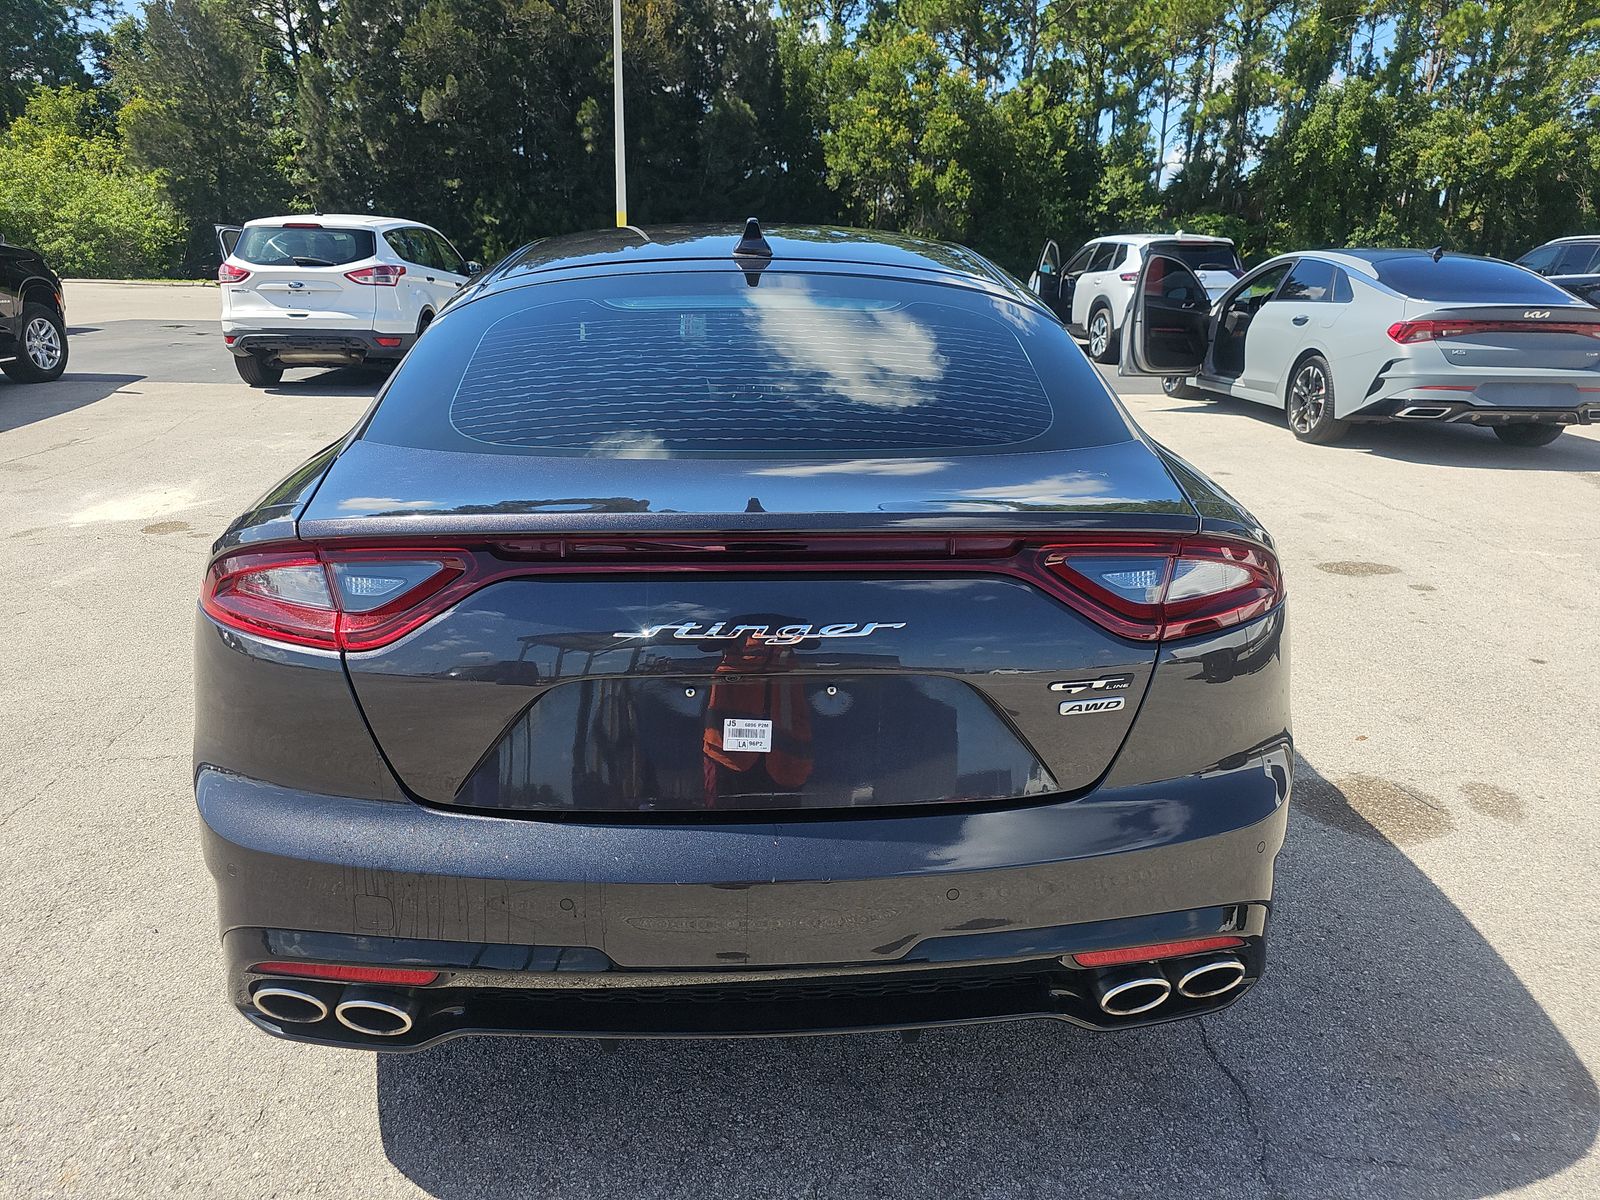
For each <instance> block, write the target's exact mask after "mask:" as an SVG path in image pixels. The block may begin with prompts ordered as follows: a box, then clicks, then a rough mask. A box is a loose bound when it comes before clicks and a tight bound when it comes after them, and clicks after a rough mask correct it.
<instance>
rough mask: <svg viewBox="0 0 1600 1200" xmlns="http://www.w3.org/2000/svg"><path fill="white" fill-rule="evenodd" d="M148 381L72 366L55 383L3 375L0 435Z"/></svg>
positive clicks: (0, 395)
mask: <svg viewBox="0 0 1600 1200" xmlns="http://www.w3.org/2000/svg"><path fill="white" fill-rule="evenodd" d="M144 378H145V377H144V376H143V375H97V374H94V373H92V372H74V371H73V370H72V369H71V367H70V366H69V367H68V369H67V373H66V374H65V375H63V376H62V377H61V378H60V379H57V380H56V381H55V382H54V383H14V382H12V381H11V380H10V379H7V378H6V377H5V376H3V375H0V433H7V432H9V431H10V430H13V429H21V428H22V427H23V426H24V425H32V424H33V423H34V422H35V421H44V420H48V419H49V418H50V417H59V416H60V415H61V414H62V413H69V412H72V411H73V410H74V409H78V408H86V407H88V406H89V405H91V404H98V403H99V402H100V401H102V400H104V399H105V398H106V397H107V396H109V395H111V394H112V393H113V392H115V391H117V390H118V389H119V388H124V387H127V386H128V385H129V384H130V383H138V382H139V381H140V380H142V379H144Z"/></svg>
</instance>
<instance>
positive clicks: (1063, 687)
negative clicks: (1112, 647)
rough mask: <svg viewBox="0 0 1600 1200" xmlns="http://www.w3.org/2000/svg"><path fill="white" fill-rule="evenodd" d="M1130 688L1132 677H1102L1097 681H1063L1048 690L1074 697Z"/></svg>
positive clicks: (1053, 684) (1052, 685)
mask: <svg viewBox="0 0 1600 1200" xmlns="http://www.w3.org/2000/svg"><path fill="white" fill-rule="evenodd" d="M1132 686H1133V676H1132V675H1102V676H1100V678H1098V679H1064V680H1062V681H1061V682H1060V683H1052V684H1051V685H1050V690H1051V691H1052V692H1066V693H1067V694H1068V695H1069V696H1076V695H1077V694H1078V693H1079V692H1125V691H1127V690H1128V689H1129V688H1130V687H1132Z"/></svg>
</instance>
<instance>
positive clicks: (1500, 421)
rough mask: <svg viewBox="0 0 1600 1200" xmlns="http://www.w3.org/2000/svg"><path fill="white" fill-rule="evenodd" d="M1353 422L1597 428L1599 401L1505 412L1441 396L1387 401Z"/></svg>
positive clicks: (1353, 416)
mask: <svg viewBox="0 0 1600 1200" xmlns="http://www.w3.org/2000/svg"><path fill="white" fill-rule="evenodd" d="M1350 419H1351V420H1352V421H1432V422H1436V423H1441V424H1450V423H1459V424H1468V425H1514V424H1528V423H1530V422H1531V423H1533V424H1538V425H1600V401H1597V402H1595V403H1586V404H1582V405H1579V406H1577V407H1575V408H1524V407H1515V408H1505V407H1498V408H1497V407H1492V406H1490V405H1485V404H1474V403H1472V402H1470V401H1467V400H1462V399H1459V398H1457V397H1454V396H1450V395H1448V394H1446V393H1443V392H1436V393H1432V394H1428V393H1420V394H1418V395H1415V396H1412V397H1408V398H1402V399H1398V400H1388V401H1385V402H1384V403H1382V404H1378V405H1375V406H1373V407H1371V408H1364V409H1362V410H1361V411H1360V412H1357V413H1354V414H1352V415H1351V417H1350Z"/></svg>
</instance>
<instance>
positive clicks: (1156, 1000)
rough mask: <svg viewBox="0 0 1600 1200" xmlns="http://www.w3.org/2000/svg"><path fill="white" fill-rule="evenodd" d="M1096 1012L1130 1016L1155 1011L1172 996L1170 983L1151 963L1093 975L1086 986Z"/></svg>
mask: <svg viewBox="0 0 1600 1200" xmlns="http://www.w3.org/2000/svg"><path fill="white" fill-rule="evenodd" d="M1089 986H1090V988H1091V989H1092V990H1093V992H1094V998H1095V1001H1096V1002H1097V1003H1098V1004H1099V1005H1100V1011H1101V1012H1103V1013H1105V1014H1106V1015H1107V1016H1112V1017H1133V1016H1137V1015H1138V1014H1140V1013H1145V1012H1149V1011H1150V1010H1151V1009H1152V1008H1159V1007H1160V1006H1161V1005H1163V1004H1165V1003H1166V1002H1167V997H1168V996H1170V995H1172V981H1171V980H1169V979H1168V978H1167V977H1166V976H1165V975H1163V974H1162V973H1161V968H1159V967H1157V966H1156V965H1155V964H1154V963H1143V964H1140V965H1137V966H1132V967H1119V968H1118V969H1116V970H1113V971H1099V972H1097V973H1096V974H1095V975H1094V977H1093V979H1092V980H1091V981H1090V984H1089Z"/></svg>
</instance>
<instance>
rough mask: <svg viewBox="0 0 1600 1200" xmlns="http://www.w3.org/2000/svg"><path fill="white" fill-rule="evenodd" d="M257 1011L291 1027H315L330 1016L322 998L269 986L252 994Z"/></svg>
mask: <svg viewBox="0 0 1600 1200" xmlns="http://www.w3.org/2000/svg"><path fill="white" fill-rule="evenodd" d="M250 1002H251V1003H252V1004H254V1005H255V1006H256V1011H257V1012H260V1013H262V1014H263V1015H265V1016H268V1017H271V1018H272V1019H273V1020H274V1021H284V1022H287V1023H288V1024H290V1025H313V1024H315V1023H316V1022H318V1021H320V1020H322V1019H323V1018H324V1017H326V1016H327V1015H328V1005H327V1002H326V1001H325V1000H323V999H322V997H321V996H318V995H316V994H315V993H313V992H307V991H302V990H301V989H300V988H294V987H282V986H279V985H277V984H268V985H266V986H264V987H258V988H257V989H256V990H255V991H254V992H252V993H251V994H250Z"/></svg>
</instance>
